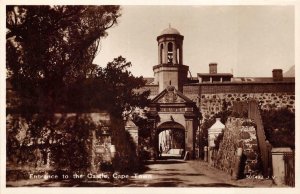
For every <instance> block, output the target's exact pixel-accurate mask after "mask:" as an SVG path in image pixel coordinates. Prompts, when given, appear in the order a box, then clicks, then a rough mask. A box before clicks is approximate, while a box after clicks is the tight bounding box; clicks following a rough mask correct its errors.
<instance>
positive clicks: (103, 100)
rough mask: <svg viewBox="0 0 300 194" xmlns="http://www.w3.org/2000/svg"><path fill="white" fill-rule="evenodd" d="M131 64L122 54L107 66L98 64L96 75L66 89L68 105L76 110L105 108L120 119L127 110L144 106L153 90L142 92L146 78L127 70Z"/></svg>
mask: <svg viewBox="0 0 300 194" xmlns="http://www.w3.org/2000/svg"><path fill="white" fill-rule="evenodd" d="M130 66H131V63H130V62H127V61H126V59H125V58H123V57H122V56H119V57H117V58H115V59H114V60H113V61H112V62H109V63H108V64H107V66H106V67H104V68H102V67H98V68H97V69H96V70H95V72H96V73H95V76H94V77H93V78H89V79H86V80H85V81H82V80H78V81H76V82H75V84H73V85H72V87H70V88H69V90H68V92H67V94H68V99H69V100H68V102H67V103H66V105H67V107H69V109H72V110H73V111H76V112H78V111H79V112H80V111H93V110H95V109H96V110H97V109H98V110H99V109H100V110H106V111H108V112H109V113H110V114H111V115H112V116H114V117H116V118H119V119H122V117H123V115H122V114H123V112H124V111H125V110H128V109H132V108H133V107H145V106H146V105H147V104H148V103H149V99H148V96H149V94H150V91H148V90H147V91H140V92H139V90H138V89H139V88H141V87H143V86H145V84H146V81H145V80H144V79H143V77H135V76H133V75H132V73H131V72H130V71H129V70H128V68H129V67H130Z"/></svg>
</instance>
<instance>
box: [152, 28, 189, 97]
mask: <svg viewBox="0 0 300 194" xmlns="http://www.w3.org/2000/svg"><path fill="white" fill-rule="evenodd" d="M183 38H184V37H183V36H182V35H181V34H180V33H179V31H178V30H176V29H175V28H172V27H171V26H169V28H166V29H165V30H163V31H162V32H161V34H160V35H159V36H158V37H157V43H158V65H155V66H154V67H153V71H154V83H156V84H158V85H159V92H162V91H163V90H164V89H165V88H166V87H167V86H169V85H172V86H174V87H175V88H176V89H177V90H179V91H181V92H182V89H183V84H184V83H186V81H187V72H188V69H189V67H188V66H186V65H183V60H182V53H183V52H182V43H183Z"/></svg>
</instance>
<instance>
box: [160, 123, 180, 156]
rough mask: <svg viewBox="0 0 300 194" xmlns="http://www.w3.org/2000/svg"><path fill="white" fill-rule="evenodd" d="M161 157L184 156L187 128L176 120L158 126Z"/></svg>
mask: <svg viewBox="0 0 300 194" xmlns="http://www.w3.org/2000/svg"><path fill="white" fill-rule="evenodd" d="M157 138H158V139H157V141H156V142H157V146H158V149H157V150H158V151H159V153H160V154H159V158H183V156H184V151H185V128H184V127H183V126H182V125H181V124H179V123H177V122H174V121H169V122H165V123H162V124H161V125H159V126H158V128H157Z"/></svg>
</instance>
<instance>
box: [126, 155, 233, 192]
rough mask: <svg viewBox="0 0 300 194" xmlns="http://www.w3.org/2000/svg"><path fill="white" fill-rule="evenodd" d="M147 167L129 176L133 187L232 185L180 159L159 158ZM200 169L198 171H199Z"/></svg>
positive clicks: (130, 184)
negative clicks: (139, 173)
mask: <svg viewBox="0 0 300 194" xmlns="http://www.w3.org/2000/svg"><path fill="white" fill-rule="evenodd" d="M147 167H148V168H149V169H148V170H147V171H146V172H145V173H143V174H142V175H140V176H134V177H132V178H131V180H130V183H129V185H126V186H133V187H141V186H145V187H234V186H235V185H232V184H227V183H225V182H224V181H222V180H218V179H216V177H210V176H208V175H206V174H203V173H202V172H201V170H199V169H197V170H196V169H194V168H193V167H192V166H191V165H190V164H189V163H188V162H186V161H182V160H160V161H156V162H155V163H154V162H153V163H150V164H148V165H147ZM199 171H200V172H199Z"/></svg>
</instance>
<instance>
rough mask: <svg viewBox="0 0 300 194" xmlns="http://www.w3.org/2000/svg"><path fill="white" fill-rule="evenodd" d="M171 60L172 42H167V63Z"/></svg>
mask: <svg viewBox="0 0 300 194" xmlns="http://www.w3.org/2000/svg"><path fill="white" fill-rule="evenodd" d="M172 62H173V44H172V43H171V42H169V43H168V63H172Z"/></svg>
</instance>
